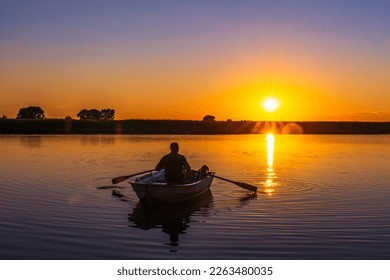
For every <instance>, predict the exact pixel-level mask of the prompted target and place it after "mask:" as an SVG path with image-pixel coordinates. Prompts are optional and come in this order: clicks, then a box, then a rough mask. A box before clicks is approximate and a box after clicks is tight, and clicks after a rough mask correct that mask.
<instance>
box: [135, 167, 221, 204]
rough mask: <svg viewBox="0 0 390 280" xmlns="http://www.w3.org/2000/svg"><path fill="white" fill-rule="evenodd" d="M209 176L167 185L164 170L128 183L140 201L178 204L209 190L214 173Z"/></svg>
mask: <svg viewBox="0 0 390 280" xmlns="http://www.w3.org/2000/svg"><path fill="white" fill-rule="evenodd" d="M210 175H211V176H210ZM210 175H207V176H206V177H205V178H202V179H195V178H186V180H185V182H183V183H180V184H167V183H166V181H165V179H164V176H165V173H164V170H161V171H153V172H151V173H149V174H146V175H143V176H140V177H137V178H136V179H135V180H133V181H130V182H129V183H130V184H131V186H132V187H133V190H134V192H135V193H136V194H137V196H138V198H139V199H140V200H141V199H144V198H149V199H154V200H159V201H164V202H179V201H185V200H189V199H192V198H194V197H197V196H198V195H201V194H202V193H204V192H205V191H207V190H209V189H210V186H211V183H212V182H213V178H214V177H213V176H212V175H214V173H213V172H210Z"/></svg>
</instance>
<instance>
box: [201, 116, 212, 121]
mask: <svg viewBox="0 0 390 280" xmlns="http://www.w3.org/2000/svg"><path fill="white" fill-rule="evenodd" d="M203 120H204V121H215V117H214V116H212V115H206V116H204V117H203Z"/></svg>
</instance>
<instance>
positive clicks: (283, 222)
mask: <svg viewBox="0 0 390 280" xmlns="http://www.w3.org/2000/svg"><path fill="white" fill-rule="evenodd" d="M174 140H175V141H178V142H179V143H180V144H181V153H183V154H185V155H186V156H187V158H188V160H189V162H190V164H191V165H192V167H193V168H199V167H200V166H201V165H202V164H207V165H208V166H209V167H210V169H211V170H212V171H216V172H217V174H218V175H219V176H222V177H225V178H229V179H232V180H236V181H241V182H246V183H251V184H254V185H257V186H258V187H259V191H261V192H260V193H259V194H258V195H257V196H254V195H251V194H249V193H248V192H247V191H245V190H243V189H241V188H239V187H237V186H236V185H232V184H230V183H227V182H225V181H221V180H218V179H215V180H214V182H213V185H212V188H211V193H209V194H205V195H204V196H203V197H201V198H200V199H197V200H195V201H192V202H190V203H186V204H185V205H182V207H181V208H180V209H178V207H174V208H173V207H171V206H169V205H168V206H165V207H162V208H160V209H155V210H154V211H144V209H142V208H140V207H139V206H138V205H137V202H138V199H137V198H136V196H135V194H134V193H133V192H132V190H131V189H130V188H129V187H128V186H129V185H128V184H127V182H123V183H120V184H119V186H117V187H118V190H119V191H120V192H121V193H122V194H124V195H126V197H122V199H121V198H119V197H117V196H112V195H111V193H112V189H111V188H110V187H111V184H110V179H111V178H112V177H116V176H120V175H127V174H131V173H136V172H139V171H143V170H148V169H151V168H153V167H154V166H155V164H156V162H157V161H158V160H159V158H160V156H161V155H163V154H164V153H166V152H167V150H168V145H169V143H170V142H171V141H174ZM0 154H1V157H0V191H1V195H0V258H1V259H390V242H389V240H390V207H389V202H390V136H343V135H341V136H334V135H333V136H309V135H294V136H293V135H288V136H287V135H275V136H274V137H272V136H269V137H268V138H267V137H266V135H244V136H0ZM106 187H107V188H106ZM129 216H130V220H129Z"/></svg>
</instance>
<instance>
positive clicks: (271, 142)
mask: <svg viewBox="0 0 390 280" xmlns="http://www.w3.org/2000/svg"><path fill="white" fill-rule="evenodd" d="M266 144H267V179H266V181H265V193H267V194H268V195H272V194H273V193H274V192H275V183H274V180H275V178H276V174H275V171H274V167H273V165H274V149H275V136H274V135H273V134H272V133H269V134H267V136H266Z"/></svg>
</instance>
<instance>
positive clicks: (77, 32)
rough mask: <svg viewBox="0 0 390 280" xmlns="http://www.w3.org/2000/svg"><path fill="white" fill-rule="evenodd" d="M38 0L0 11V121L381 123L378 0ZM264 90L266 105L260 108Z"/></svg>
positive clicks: (384, 42) (384, 59) (385, 111)
mask: <svg viewBox="0 0 390 280" xmlns="http://www.w3.org/2000/svg"><path fill="white" fill-rule="evenodd" d="M44 2H45V1H42V5H41V6H40V4H39V3H40V1H37V2H36V3H38V4H37V5H35V6H34V5H31V7H24V10H23V8H21V7H19V6H18V5H16V4H15V5H13V4H12V3H10V4H8V6H7V7H6V8H5V9H3V11H2V12H0V13H3V14H4V16H5V19H4V24H3V26H2V28H1V29H0V73H1V75H0V98H1V101H0V116H1V115H3V114H4V115H6V116H8V117H10V118H14V117H15V116H16V114H17V112H18V110H19V108H22V107H26V106H30V105H37V106H41V107H42V108H43V109H44V111H45V113H46V116H47V117H52V118H63V117H65V116H67V115H70V116H72V117H74V118H76V115H77V113H78V112H79V111H80V110H81V109H84V108H86V109H90V108H97V109H102V108H113V109H115V110H116V119H131V118H146V119H195V120H196V119H202V117H203V116H204V115H207V114H212V115H214V116H215V117H216V119H217V120H226V119H233V120H281V121H282V120H289V121H305V120H307V121H312V120H359V121H390V107H389V105H390V77H389V73H390V32H389V29H388V26H389V24H390V22H389V19H388V17H387V15H386V13H384V12H383V10H386V8H388V6H389V5H388V4H386V3H382V2H383V1H382V2H379V3H377V4H378V5H377V6H375V8H372V7H371V6H370V7H371V9H370V10H367V7H366V6H365V4H364V1H358V2H359V3H358V4H357V5H353V6H349V4H344V5H339V4H337V3H338V2H336V1H335V2H334V3H333V1H326V2H324V3H322V1H320V2H321V3H322V4H308V3H307V2H306V1H297V3H295V4H292V3H289V2H287V1H286V3H285V5H276V4H275V5H274V4H272V3H268V2H267V3H268V4H264V3H263V4H260V3H259V2H255V1H244V2H240V1H228V2H227V3H228V4H225V5H222V4H221V3H219V2H218V1H216V2H215V3H213V4H210V3H207V1H188V2H187V3H186V4H183V3H182V4H179V2H177V1H168V2H167V3H165V4H162V3H159V4H158V2H153V1H152V2H153V3H154V4H151V3H149V4H135V3H132V4H125V3H122V4H120V5H119V6H118V5H117V6H114V5H113V4H109V2H107V3H106V4H104V5H103V4H100V5H95V6H93V7H92V6H88V5H86V4H84V5H85V6H80V7H78V6H77V5H75V3H76V2H72V1H70V2H69V4H65V6H64V7H62V8H58V7H56V6H50V5H46V4H47V3H46V2H45V3H46V4H45V5H44ZM86 2H88V1H86ZM281 2H284V1H281ZM300 2H302V3H300ZM91 3H92V2H91ZM218 3H219V4H218ZM240 3H241V4H240ZM243 3H244V4H243ZM121 5H123V7H122V6H121ZM351 9H352V10H351ZM69 17H70V18H69ZM269 96H272V97H275V98H277V99H278V100H279V102H280V107H279V109H278V110H277V111H276V112H272V113H269V112H266V111H265V110H264V109H263V108H262V107H261V103H262V101H263V100H264V99H265V98H267V97H269Z"/></svg>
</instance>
